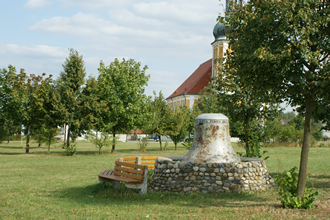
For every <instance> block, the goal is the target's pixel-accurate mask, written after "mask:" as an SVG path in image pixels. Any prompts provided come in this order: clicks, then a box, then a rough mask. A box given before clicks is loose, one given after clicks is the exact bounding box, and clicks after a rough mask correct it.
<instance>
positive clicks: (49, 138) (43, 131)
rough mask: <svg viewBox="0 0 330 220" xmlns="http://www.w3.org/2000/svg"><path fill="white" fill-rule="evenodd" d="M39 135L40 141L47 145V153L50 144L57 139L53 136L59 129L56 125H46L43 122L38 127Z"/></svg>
mask: <svg viewBox="0 0 330 220" xmlns="http://www.w3.org/2000/svg"><path fill="white" fill-rule="evenodd" d="M39 132H40V135H41V142H42V143H45V144H46V145H47V146H48V154H49V153H50V146H51V145H52V144H55V143H57V140H56V139H55V138H54V137H55V136H56V135H58V134H59V133H60V129H59V128H57V127H47V126H46V125H45V124H44V125H42V126H41V127H40V129H39Z"/></svg>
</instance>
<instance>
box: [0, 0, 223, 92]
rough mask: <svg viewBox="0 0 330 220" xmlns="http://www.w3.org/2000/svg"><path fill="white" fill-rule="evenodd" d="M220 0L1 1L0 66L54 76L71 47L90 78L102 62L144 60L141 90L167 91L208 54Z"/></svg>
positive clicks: (190, 72) (56, 74) (28, 72)
mask: <svg viewBox="0 0 330 220" xmlns="http://www.w3.org/2000/svg"><path fill="white" fill-rule="evenodd" d="M224 2H225V1H224V0H222V2H220V1H218V0H152V1H147V0H93V1H91V0H15V1H13V0H1V1H0V8H1V13H0V27H1V29H0V30H1V32H2V33H1V34H0V68H1V69H2V68H7V67H8V65H9V64H10V65H13V66H15V67H16V69H17V70H18V71H19V70H20V69H21V68H23V69H25V71H26V73H27V74H36V75H41V74H42V73H46V74H48V75H49V74H52V75H53V76H54V78H57V77H58V76H59V73H60V72H61V71H62V69H63V68H62V64H63V63H64V61H65V59H66V58H67V57H68V55H69V48H73V49H75V50H77V51H78V52H79V54H81V55H82V56H83V59H84V62H85V67H86V71H87V75H88V76H94V77H97V75H98V70H97V68H98V67H99V64H100V61H101V60H102V61H103V62H104V63H105V65H109V64H110V63H111V62H113V61H114V59H115V58H118V59H120V60H121V59H122V58H125V59H128V58H129V59H134V60H136V61H138V62H141V64H142V65H143V66H144V65H147V66H148V70H147V74H149V75H150V80H149V82H148V86H147V87H146V94H147V95H152V93H153V91H156V93H157V94H158V93H159V92H160V91H162V92H163V94H164V96H165V97H168V96H170V95H171V94H172V92H174V91H175V90H176V89H177V88H178V87H179V86H180V85H181V84H182V83H183V82H184V80H186V79H187V78H188V77H189V76H190V75H191V74H192V73H193V72H194V71H195V70H196V69H197V68H198V66H199V65H200V64H201V63H203V62H205V61H207V60H208V59H210V58H212V46H211V43H212V42H213V41H214V37H213V27H214V25H215V24H216V19H217V17H218V15H219V14H220V13H221V14H223V12H224V7H223V5H224Z"/></svg>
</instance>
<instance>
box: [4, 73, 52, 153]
mask: <svg viewBox="0 0 330 220" xmlns="http://www.w3.org/2000/svg"><path fill="white" fill-rule="evenodd" d="M7 73H8V75H7ZM3 74H5V75H6V76H5V80H4V81H2V82H6V83H5V84H4V91H6V95H5V97H4V98H3V100H4V102H3V103H4V105H3V111H4V112H5V113H7V115H9V112H10V115H11V116H10V117H12V118H13V119H14V121H15V123H16V124H18V123H19V122H21V123H22V124H24V125H26V128H27V134H26V153H29V150H30V135H31V127H32V125H33V124H35V123H38V121H41V120H43V118H44V117H45V115H46V109H45V105H44V103H46V102H48V101H49V100H48V96H47V94H48V89H49V88H50V84H51V83H52V79H51V77H52V76H51V75H50V76H49V77H47V78H43V77H44V76H45V75H46V74H45V73H43V74H42V76H36V75H34V74H31V75H30V76H28V75H27V74H26V73H25V71H24V69H21V71H20V73H19V74H17V73H16V69H15V67H13V66H9V71H5V70H3Z"/></svg>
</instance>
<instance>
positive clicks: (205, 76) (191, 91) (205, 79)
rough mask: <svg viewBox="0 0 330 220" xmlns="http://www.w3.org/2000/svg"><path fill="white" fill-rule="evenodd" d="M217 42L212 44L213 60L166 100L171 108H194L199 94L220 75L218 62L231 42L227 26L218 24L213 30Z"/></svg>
mask: <svg viewBox="0 0 330 220" xmlns="http://www.w3.org/2000/svg"><path fill="white" fill-rule="evenodd" d="M213 36H214V38H215V40H214V41H213V43H211V45H212V48H213V53H212V54H213V56H212V59H209V60H207V61H205V62H204V63H202V64H200V66H199V67H198V68H197V69H196V70H195V71H194V72H193V73H192V74H191V75H190V76H189V77H188V78H187V79H186V80H185V81H184V82H183V83H182V84H181V85H180V86H179V88H177V89H176V90H175V91H174V92H173V93H172V94H171V95H170V96H169V97H167V98H166V101H167V104H168V106H169V107H174V108H175V107H177V106H183V105H186V106H188V107H189V108H193V106H194V103H195V102H196V100H197V99H198V98H199V94H200V93H201V92H202V91H203V89H204V87H206V86H207V85H208V84H209V83H210V82H211V79H212V77H215V76H217V75H218V67H219V65H221V64H220V63H219V62H218V60H219V59H222V58H223V57H224V56H225V53H226V51H227V49H228V43H229V41H228V40H227V39H226V31H225V26H224V25H223V24H222V23H220V22H218V23H217V24H216V25H215V26H214V29H213Z"/></svg>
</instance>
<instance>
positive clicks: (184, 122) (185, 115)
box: [166, 105, 190, 150]
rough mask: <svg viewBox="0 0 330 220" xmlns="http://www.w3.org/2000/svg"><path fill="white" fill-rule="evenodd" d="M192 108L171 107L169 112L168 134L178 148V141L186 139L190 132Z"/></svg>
mask: <svg viewBox="0 0 330 220" xmlns="http://www.w3.org/2000/svg"><path fill="white" fill-rule="evenodd" d="M189 116H190V110H189V108H188V107H187V106H185V105H184V106H179V107H176V108H169V114H168V117H167V119H166V121H167V123H168V136H169V137H170V138H171V140H172V141H173V143H174V146H175V150H177V145H178V143H180V142H182V141H184V139H185V138H186V137H187V135H188V134H189V131H188V127H189V122H190V121H189V119H190V117H189Z"/></svg>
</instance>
